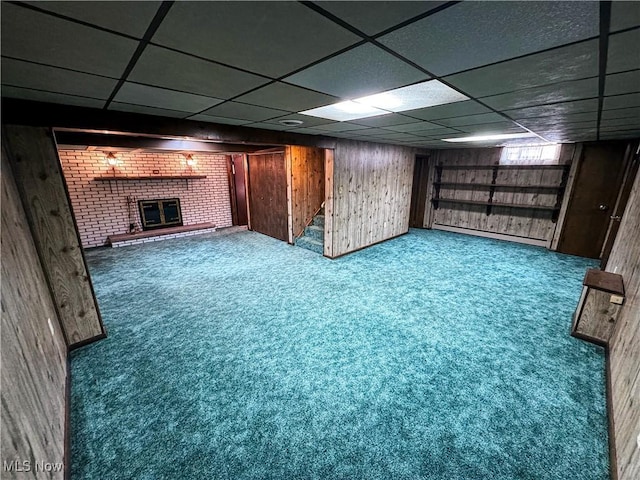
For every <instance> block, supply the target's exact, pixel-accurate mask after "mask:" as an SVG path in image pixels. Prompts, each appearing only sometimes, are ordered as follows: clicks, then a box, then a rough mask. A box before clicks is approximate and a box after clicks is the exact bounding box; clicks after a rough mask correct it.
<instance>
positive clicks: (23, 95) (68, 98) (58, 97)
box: [2, 85, 105, 108]
mask: <svg viewBox="0 0 640 480" xmlns="http://www.w3.org/2000/svg"><path fill="white" fill-rule="evenodd" d="M2 96H3V97H8V98H18V99H20V100H33V101H34V102H48V103H61V104H64V105H74V106H77V107H90V108H102V107H103V106H104V104H105V101H104V100H98V99H95V98H87V97H78V96H73V95H65V94H62V93H52V92H43V91H41V90H32V89H29V88H20V87H11V86H5V85H3V86H2Z"/></svg>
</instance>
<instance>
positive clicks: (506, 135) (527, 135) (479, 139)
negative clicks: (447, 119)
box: [442, 133, 537, 143]
mask: <svg viewBox="0 0 640 480" xmlns="http://www.w3.org/2000/svg"><path fill="white" fill-rule="evenodd" d="M530 137H537V135H536V134H535V133H501V134H497V135H476V136H474V137H458V138H443V139H442V141H443V142H452V143H456V142H486V141H491V140H510V139H512V138H530Z"/></svg>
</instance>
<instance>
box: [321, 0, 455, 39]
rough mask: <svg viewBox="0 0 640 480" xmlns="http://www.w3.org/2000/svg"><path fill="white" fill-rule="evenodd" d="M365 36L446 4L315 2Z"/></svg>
mask: <svg viewBox="0 0 640 480" xmlns="http://www.w3.org/2000/svg"><path fill="white" fill-rule="evenodd" d="M315 3H316V4H318V5H320V6H321V7H322V8H324V9H325V10H327V11H329V12H331V13H333V14H334V15H335V16H336V17H339V18H341V19H342V20H344V21H345V22H347V23H348V24H350V25H353V26H354V27H356V28H357V29H358V30H360V31H362V32H364V33H366V34H367V35H375V34H376V33H379V32H382V31H383V30H387V29H388V28H391V27H393V26H395V25H397V24H399V23H402V22H404V21H405V20H409V19H410V18H413V17H415V16H417V15H420V14H422V13H425V12H428V11H429V10H433V9H434V8H436V7H438V6H440V5H442V4H444V3H446V2H415V1H414V2H401V1H398V2H393V1H377V2H367V1H365V2H335V1H333V2H315Z"/></svg>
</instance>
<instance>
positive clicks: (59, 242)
mask: <svg viewBox="0 0 640 480" xmlns="http://www.w3.org/2000/svg"><path fill="white" fill-rule="evenodd" d="M4 138H5V142H6V145H7V150H8V156H9V160H10V162H11V167H12V170H13V172H14V175H15V179H16V184H17V186H18V190H19V192H20V196H21V198H22V203H23V206H24V209H25V213H26V216H27V219H28V222H29V227H30V228H31V233H32V235H33V238H34V242H35V245H36V249H37V251H38V256H39V257H40V262H41V263H42V267H43V270H44V272H45V275H46V278H47V282H48V284H49V288H50V290H51V294H52V297H53V299H54V302H55V305H56V309H57V311H58V316H59V318H60V322H61V323H62V326H63V329H64V331H65V333H66V338H67V341H68V343H69V345H68V346H69V347H70V348H74V347H78V346H82V345H85V344H86V343H89V342H92V341H94V340H98V339H101V338H104V337H105V336H106V332H105V329H104V326H103V324H102V319H101V317H100V311H99V310H98V304H97V301H96V298H95V294H94V291H93V285H92V284H91V278H90V277H89V272H88V269H87V264H86V261H85V258H84V253H83V251H82V247H81V246H80V236H79V233H78V228H77V225H76V223H75V219H74V217H73V211H72V209H71V204H70V202H69V197H68V193H67V189H66V184H65V182H64V179H63V177H62V169H61V167H60V160H59V159H58V152H57V148H56V143H55V140H54V137H53V132H52V131H51V130H50V129H47V128H40V127H22V126H14V125H8V126H6V127H5V130H4Z"/></svg>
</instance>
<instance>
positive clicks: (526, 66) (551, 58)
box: [445, 40, 598, 97]
mask: <svg viewBox="0 0 640 480" xmlns="http://www.w3.org/2000/svg"><path fill="white" fill-rule="evenodd" d="M597 75H598V41H597V40H590V41H588V42H582V43H579V44H577V45H571V46H569V47H564V48H558V49H554V50H552V51H550V52H543V53H538V54H535V55H530V56H528V57H524V58H519V59H516V60H510V61H507V62H502V63H498V64H495V65H490V66H488V67H481V68H478V69H475V70H471V71H468V72H464V73H459V74H457V75H452V76H449V77H446V78H445V80H446V81H447V82H449V83H451V84H452V85H453V86H455V87H458V88H459V89H460V90H462V91H464V92H465V93H467V94H468V95H471V96H473V97H485V96H488V95H496V94H498V93H505V92H512V91H514V90H522V89H524V88H530V87H536V86H539V85H546V84H549V83H556V82H561V81H565V80H576V79H581V78H586V77H594V76H597Z"/></svg>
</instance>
